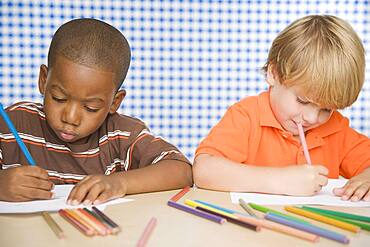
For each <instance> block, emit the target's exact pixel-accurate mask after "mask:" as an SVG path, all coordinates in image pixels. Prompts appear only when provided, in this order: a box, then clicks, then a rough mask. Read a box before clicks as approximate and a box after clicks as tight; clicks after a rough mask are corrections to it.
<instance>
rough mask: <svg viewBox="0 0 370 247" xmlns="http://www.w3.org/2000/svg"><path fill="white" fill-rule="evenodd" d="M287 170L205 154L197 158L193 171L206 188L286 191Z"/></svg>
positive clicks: (198, 181)
mask: <svg viewBox="0 0 370 247" xmlns="http://www.w3.org/2000/svg"><path fill="white" fill-rule="evenodd" d="M283 169H284V168H275V167H257V166H252V165H245V164H239V163H236V162H233V161H230V160H227V159H223V158H219V157H215V156H211V155H207V154H201V155H199V156H198V157H197V158H196V159H195V161H194V165H193V174H194V183H195V184H196V185H197V186H198V187H200V188H204V189H211V190H218V191H235V192H262V193H274V194H282V193H284V188H283V187H284V181H282V178H281V175H282V173H283V172H282V171H283Z"/></svg>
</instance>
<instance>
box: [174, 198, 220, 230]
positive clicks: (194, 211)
mask: <svg viewBox="0 0 370 247" xmlns="http://www.w3.org/2000/svg"><path fill="white" fill-rule="evenodd" d="M167 205H168V206H170V207H173V208H177V209H180V210H182V211H185V212H187V213H190V214H194V215H197V216H199V217H202V218H205V219H208V220H211V221H214V222H217V223H219V224H224V223H226V220H225V218H223V217H218V216H215V215H213V214H209V213H205V212H203V211H200V210H197V209H194V208H192V207H187V206H185V205H182V204H180V203H177V202H173V201H168V202H167Z"/></svg>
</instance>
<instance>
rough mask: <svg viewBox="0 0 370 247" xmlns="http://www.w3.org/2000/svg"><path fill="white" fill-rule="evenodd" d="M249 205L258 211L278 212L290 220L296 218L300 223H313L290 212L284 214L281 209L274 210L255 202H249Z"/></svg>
mask: <svg viewBox="0 0 370 247" xmlns="http://www.w3.org/2000/svg"><path fill="white" fill-rule="evenodd" d="M248 205H249V206H251V208H253V209H255V210H257V211H260V212H262V213H268V212H272V213H274V214H278V215H280V216H281V217H285V218H287V219H289V220H294V221H297V222H300V223H305V224H311V223H310V222H308V221H306V220H303V219H300V218H297V217H294V216H291V215H288V214H284V213H281V212H279V211H276V210H273V209H270V208H267V207H264V206H261V205H257V204H255V203H252V202H250V203H248Z"/></svg>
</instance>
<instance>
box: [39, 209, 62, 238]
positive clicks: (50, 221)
mask: <svg viewBox="0 0 370 247" xmlns="http://www.w3.org/2000/svg"><path fill="white" fill-rule="evenodd" d="M41 215H42V217H43V218H44V220H45V221H46V223H47V224H48V225H49V227H50V228H51V230H53V232H54V233H55V235H56V236H57V237H58V238H61V239H62V238H65V235H64V233H63V230H62V228H60V226H59V225H58V224H57V223H56V222H55V220H53V218H52V217H51V216H50V214H49V213H48V212H42V213H41Z"/></svg>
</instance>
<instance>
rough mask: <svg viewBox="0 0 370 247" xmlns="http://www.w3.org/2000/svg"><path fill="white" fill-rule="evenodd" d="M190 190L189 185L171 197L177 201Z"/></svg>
mask: <svg viewBox="0 0 370 247" xmlns="http://www.w3.org/2000/svg"><path fill="white" fill-rule="evenodd" d="M189 190H190V187H189V186H186V187H185V188H183V189H182V190H181V191H180V192H179V193H177V194H176V195H174V196H173V197H171V199H170V201H173V202H177V201H178V200H179V199H180V198H181V197H183V196H184V195H185V194H186V193H187V192H188V191H189Z"/></svg>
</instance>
